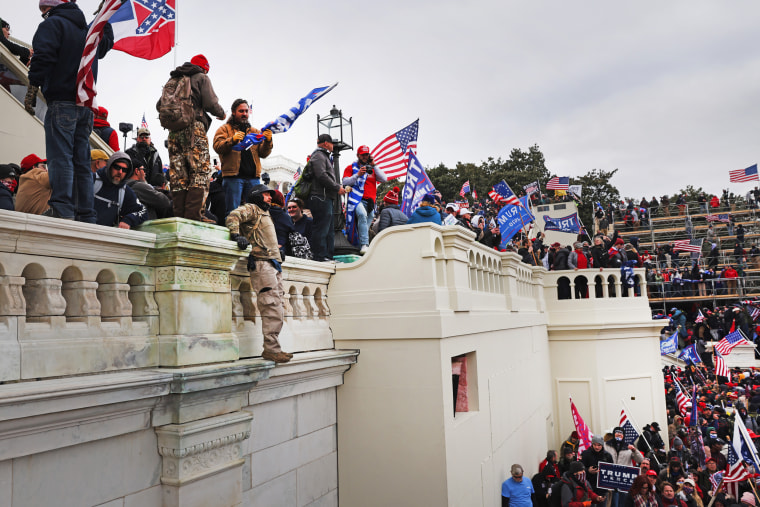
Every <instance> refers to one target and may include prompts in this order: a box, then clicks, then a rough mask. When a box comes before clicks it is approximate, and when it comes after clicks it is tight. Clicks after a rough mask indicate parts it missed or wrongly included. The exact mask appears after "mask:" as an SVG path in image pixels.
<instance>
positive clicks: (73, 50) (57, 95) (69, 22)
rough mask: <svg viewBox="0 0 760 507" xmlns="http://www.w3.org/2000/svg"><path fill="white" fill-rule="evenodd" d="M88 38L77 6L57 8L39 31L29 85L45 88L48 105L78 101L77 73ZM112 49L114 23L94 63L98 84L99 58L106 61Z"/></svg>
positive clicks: (104, 38) (35, 39) (82, 17)
mask: <svg viewBox="0 0 760 507" xmlns="http://www.w3.org/2000/svg"><path fill="white" fill-rule="evenodd" d="M86 37H87V21H86V20H85V18H84V13H83V12H82V11H81V9H80V8H79V7H78V6H77V4H75V3H65V4H61V5H58V6H56V7H53V8H52V9H50V11H49V12H48V17H47V19H46V20H45V21H43V22H42V23H40V25H39V27H37V32H36V33H35V34H34V38H33V39H32V47H33V48H34V57H33V58H32V65H31V67H30V68H29V82H30V83H31V84H32V85H34V86H39V87H41V88H42V94H43V95H44V96H45V100H47V102H48V103H50V102H54V101H67V102H75V101H76V94H77V73H78V71H79V62H80V61H81V60H82V52H83V51H84V45H85V38H86ZM112 47H113V29H112V28H111V24H110V23H106V26H105V28H104V29H103V39H102V40H101V41H100V44H99V45H98V49H97V53H96V58H95V59H94V60H93V62H92V72H93V75H94V77H95V79H96V80H97V77H98V58H103V57H104V56H105V55H106V53H107V52H108V51H109V50H110V49H111V48H112Z"/></svg>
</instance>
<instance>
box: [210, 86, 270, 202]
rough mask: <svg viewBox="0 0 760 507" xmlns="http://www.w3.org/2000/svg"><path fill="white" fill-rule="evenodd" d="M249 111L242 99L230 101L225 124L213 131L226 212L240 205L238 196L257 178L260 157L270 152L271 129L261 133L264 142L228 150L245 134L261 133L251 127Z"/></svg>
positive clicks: (256, 182) (249, 187) (245, 191)
mask: <svg viewBox="0 0 760 507" xmlns="http://www.w3.org/2000/svg"><path fill="white" fill-rule="evenodd" d="M250 112H251V110H250V107H249V105H248V102H246V101H245V100H244V99H236V100H235V102H233V103H232V114H231V115H230V119H229V120H227V123H225V124H224V125H222V126H221V127H219V128H218V129H217V131H216V134H214V151H216V152H217V153H218V154H219V156H220V157H221V158H222V188H224V203H225V207H226V208H227V211H226V214H229V213H230V211H232V210H234V209H235V208H237V207H238V206H240V201H241V198H242V196H244V195H248V194H249V193H250V191H251V189H252V188H253V187H255V186H256V185H259V184H260V183H261V180H260V179H259V178H260V176H261V159H262V158H267V157H268V156H269V154H270V153H272V132H271V131H270V130H265V131H264V132H263V134H264V137H265V138H266V139H264V142H262V143H261V144H254V145H253V146H251V147H250V148H249V149H247V150H243V151H235V150H233V149H232V147H233V146H235V145H236V144H237V143H239V142H240V141H242V140H243V138H244V137H245V136H246V135H247V134H261V133H262V132H261V131H260V130H258V129H255V128H253V127H251V124H250V123H248V116H249V114H250Z"/></svg>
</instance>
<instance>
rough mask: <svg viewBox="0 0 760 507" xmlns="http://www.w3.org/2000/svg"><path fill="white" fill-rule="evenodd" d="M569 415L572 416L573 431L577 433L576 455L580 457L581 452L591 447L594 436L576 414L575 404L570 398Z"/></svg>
mask: <svg viewBox="0 0 760 507" xmlns="http://www.w3.org/2000/svg"><path fill="white" fill-rule="evenodd" d="M570 413H571V414H572V416H573V424H574V425H575V431H577V432H578V455H580V454H582V453H583V451H585V450H586V449H588V448H589V447H591V438H592V437H593V436H594V435H593V434H592V433H591V430H590V429H588V426H587V425H586V422H585V421H584V420H583V418H582V417H581V415H580V414H579V413H578V409H577V408H575V403H573V399H572V398H570Z"/></svg>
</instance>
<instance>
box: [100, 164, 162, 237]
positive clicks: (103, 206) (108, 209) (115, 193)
mask: <svg viewBox="0 0 760 507" xmlns="http://www.w3.org/2000/svg"><path fill="white" fill-rule="evenodd" d="M133 171H134V170H133V168H132V159H131V158H129V155H127V154H126V153H124V152H123V151H117V152H116V153H114V154H113V155H111V157H110V158H109V159H108V162H107V163H106V166H105V167H104V168H102V169H98V172H96V173H95V185H94V192H93V193H94V194H95V211H96V212H97V214H98V220H97V223H98V224H99V225H105V226H108V227H118V228H119V229H132V228H134V227H136V226H138V225H140V224H141V223H143V222H144V221H145V220H146V218H148V212H147V210H146V209H145V207H144V206H143V205H142V204H141V203H140V201H139V200H138V199H137V196H136V195H135V193H134V192H133V191H132V189H131V188H130V187H128V186H127V180H129V178H130V177H131V176H132V172H133ZM91 184H92V183H91Z"/></svg>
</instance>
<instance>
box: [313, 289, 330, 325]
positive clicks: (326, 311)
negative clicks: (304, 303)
mask: <svg viewBox="0 0 760 507" xmlns="http://www.w3.org/2000/svg"><path fill="white" fill-rule="evenodd" d="M314 302H315V303H316V305H317V308H319V318H320V319H326V318H328V317H329V316H330V307H329V306H327V296H325V295H324V294H322V293H319V294H315V295H314Z"/></svg>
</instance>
